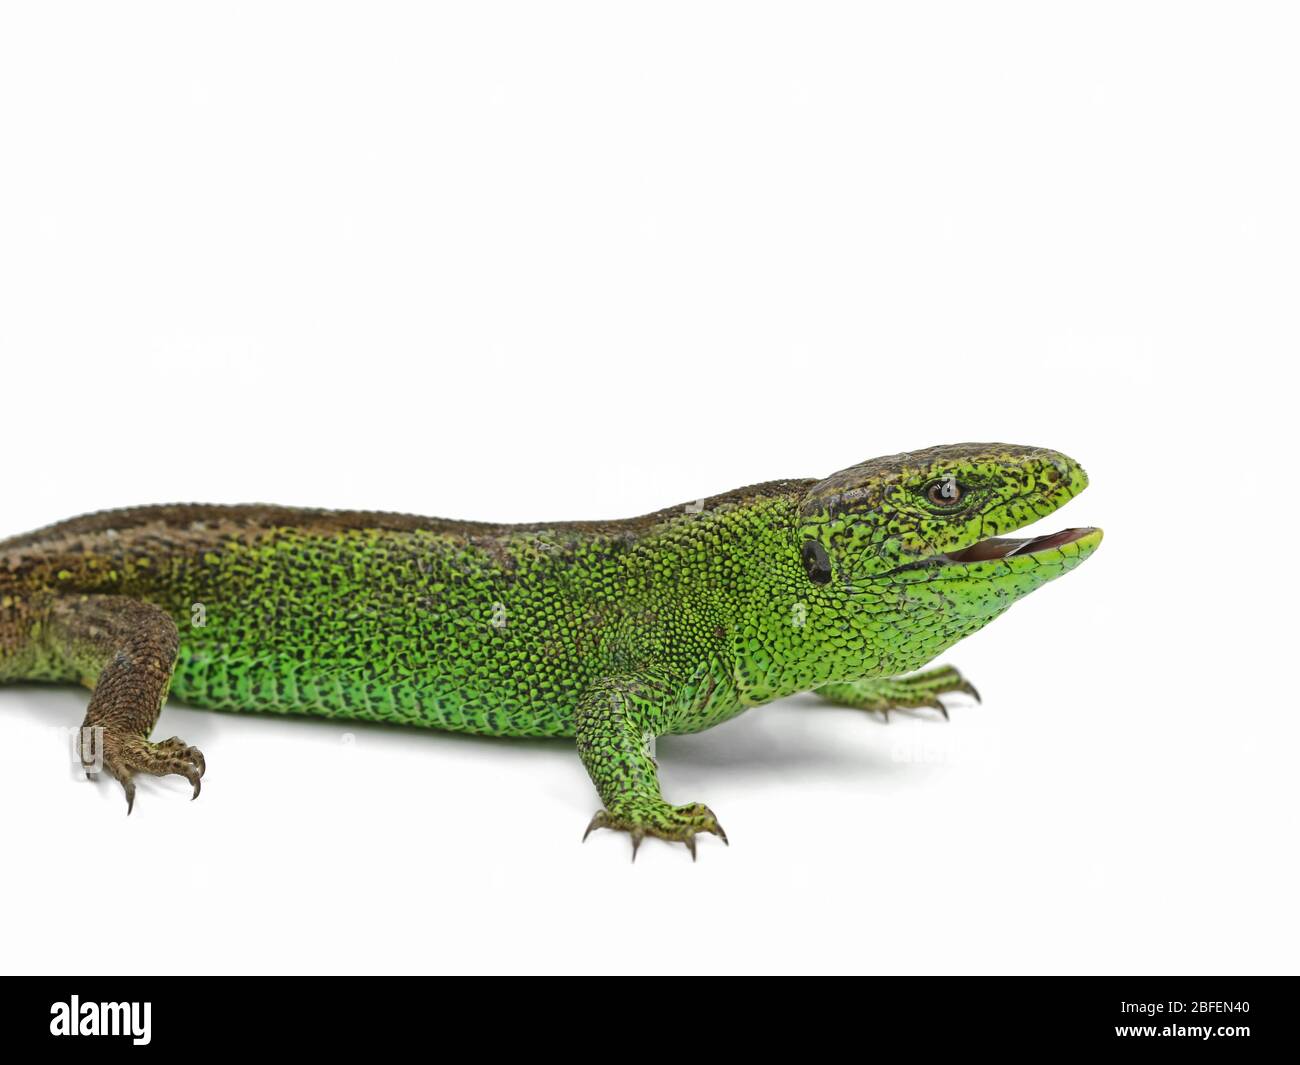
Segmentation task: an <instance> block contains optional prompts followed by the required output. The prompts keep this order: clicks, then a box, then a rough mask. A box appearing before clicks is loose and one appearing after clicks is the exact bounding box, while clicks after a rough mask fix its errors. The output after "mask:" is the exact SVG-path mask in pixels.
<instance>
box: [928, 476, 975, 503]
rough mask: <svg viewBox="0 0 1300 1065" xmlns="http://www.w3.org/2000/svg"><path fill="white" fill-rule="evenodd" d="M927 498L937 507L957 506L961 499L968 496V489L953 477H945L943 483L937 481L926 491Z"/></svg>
mask: <svg viewBox="0 0 1300 1065" xmlns="http://www.w3.org/2000/svg"><path fill="white" fill-rule="evenodd" d="M925 494H926V497H927V498H928V499H929V500H930V502H931V503H933V504H934V505H935V506H936V507H952V506H956V505H957V503H958V501H960V499H961V497H962V496H964V495H965V494H966V489H965V488H963V487H962V486H961V485H960V484H958V483H957V481H956V479H955V478H953V477H945V478H944V479H943V480H942V481H935V482H934V484H932V485H930V487H929V488H927V489H926V490H925Z"/></svg>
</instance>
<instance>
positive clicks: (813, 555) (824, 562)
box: [803, 540, 831, 584]
mask: <svg viewBox="0 0 1300 1065" xmlns="http://www.w3.org/2000/svg"><path fill="white" fill-rule="evenodd" d="M803 568H804V570H805V572H806V573H807V574H808V579H809V580H810V581H812V582H813V584H828V583H830V579H831V560H830V556H829V555H827V554H826V548H824V547H822V545H821V544H819V543H818V542H817V541H816V540H809V541H807V543H805V544H804V545H803Z"/></svg>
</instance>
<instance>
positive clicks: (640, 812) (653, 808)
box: [582, 799, 731, 862]
mask: <svg viewBox="0 0 1300 1065" xmlns="http://www.w3.org/2000/svg"><path fill="white" fill-rule="evenodd" d="M597 828H612V829H615V830H616V831H621V832H626V833H627V834H628V835H630V836H631V837H632V861H634V862H635V861H636V856H637V852H638V851H639V850H640V849H641V844H642V842H643V841H644V840H645V838H646V837H647V836H655V837H657V838H659V839H665V840H669V841H670V842H673V843H682V844H685V846H686V849H687V850H688V851H690V852H691V860H692V861H695V860H697V859H698V857H699V854H698V849H697V844H696V836H698V835H699V834H700V833H701V832H708V833H711V834H712V835H715V836H717V837H718V838H719V839H720V840H722V842H723V843H725V844H726V845H727V846H731V842H730V840H728V839H727V834H726V832H724V831H723V830H722V826H721V825H720V824H718V819H717V818H716V817H715V816H714V814H713V811H712V810H710V809H709V808H708V807H707V806H705V805H704V804H703V803H698V802H697V803H687V804H686V805H684V806H669V805H668V804H667V803H666V802H664V801H663V800H662V799H658V800H656V801H655V802H653V803H651V804H649V805H648V806H647V807H646V808H644V809H641V808H636V807H631V808H629V809H628V810H627V811H624V812H619V813H611V812H610V811H609V810H597V811H596V813H595V815H594V816H593V817H592V819H591V822H590V823H589V824H588V825H587V831H586V832H584V833H583V834H582V838H583V840H586V838H587V837H588V836H590V835H591V833H592V832H593V831H594V830H595V829H597Z"/></svg>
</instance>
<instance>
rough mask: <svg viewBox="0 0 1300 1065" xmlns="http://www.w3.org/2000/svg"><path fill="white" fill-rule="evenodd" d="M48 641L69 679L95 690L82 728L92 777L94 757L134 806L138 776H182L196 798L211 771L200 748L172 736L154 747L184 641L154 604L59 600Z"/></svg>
mask: <svg viewBox="0 0 1300 1065" xmlns="http://www.w3.org/2000/svg"><path fill="white" fill-rule="evenodd" d="M47 639H48V640H49V641H50V644H51V648H50V649H51V651H52V652H53V653H54V654H55V655H56V656H57V657H58V658H60V659H61V660H62V661H63V662H64V664H65V666H66V667H67V668H68V670H69V671H71V672H74V673H75V674H76V675H77V676H79V677H81V678H82V680H83V683H86V684H88V685H89V686H90V687H91V688H92V695H91V698H90V706H89V707H88V708H87V710H86V718H85V721H84V722H83V723H82V726H81V728H82V743H81V752H82V764H83V765H84V766H85V767H86V771H87V775H88V776H92V777H93V775H94V774H93V773H92V772H91V769H92V767H93V762H92V761H91V757H92V755H91V752H92V751H94V752H95V754H96V756H97V757H98V758H100V759H102V764H103V768H104V770H105V771H107V772H108V774H109V775H110V776H112V777H113V778H114V779H115V780H116V781H117V782H118V783H119V784H121V785H122V790H123V791H124V792H125V793H126V810H127V813H130V812H131V810H132V809H133V808H134V806H135V776H136V774H138V773H146V774H149V775H151V776H168V775H170V774H176V775H178V776H182V777H184V778H185V779H186V780H188V781H189V782H190V784H191V785H192V787H193V789H194V794H193V797H194V798H198V795H199V785H200V781H201V780H202V778H203V773H204V770H205V768H206V766H205V763H204V760H203V755H202V753H200V752H199V750H198V748H196V747H191V746H189V745H188V744H186V743H185V742H184V741H182V740H180V739H178V738H177V737H175V736H173V737H172V738H171V739H168V740H163V741H162V742H161V743H153V742H150V740H149V734H150V733H151V732H152V731H153V727H154V725H155V724H156V723H157V721H158V715H159V713H160V712H161V711H162V705H163V702H164V701H165V700H166V698H167V691H168V688H170V686H171V678H172V670H173V668H174V667H175V664H176V653H177V649H178V646H179V637H178V634H177V631H176V623H175V622H174V621H173V620H172V619H171V617H170V616H169V615H168V614H167V612H166V611H165V610H163V609H162V608H161V607H158V606H155V605H154V604H152V603H145V602H141V601H140V600H136V599H129V598H126V597H122V596H112V595H88V596H79V597H76V598H73V597H68V598H59V599H56V600H55V602H54V604H53V605H52V607H51V610H50V625H49V632H48V636H47Z"/></svg>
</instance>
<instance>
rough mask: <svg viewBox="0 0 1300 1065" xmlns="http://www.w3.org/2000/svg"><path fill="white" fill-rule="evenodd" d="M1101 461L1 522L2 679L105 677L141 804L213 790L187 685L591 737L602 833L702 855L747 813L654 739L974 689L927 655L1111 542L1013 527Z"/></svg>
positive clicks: (115, 749)
mask: <svg viewBox="0 0 1300 1065" xmlns="http://www.w3.org/2000/svg"><path fill="white" fill-rule="evenodd" d="M1086 485H1087V477H1086V475H1085V474H1084V472H1083V469H1082V468H1081V467H1080V466H1079V465H1078V463H1076V462H1074V461H1073V460H1072V459H1069V458H1067V457H1066V456H1064V455H1061V454H1059V453H1057V452H1054V451H1048V450H1044V449H1040V448H1031V447H1017V446H1012V445H1007V444H957V445H953V446H949V447H935V448H930V449H929V450H925V451H916V452H911V453H908V454H900V455H891V456H888V457H885V458H877V459H872V460H870V461H868V462H864V463H861V464H859V465H857V466H852V467H850V468H848V469H846V470H842V471H840V472H839V473H836V474H833V475H832V476H830V477H828V478H826V479H824V480H815V479H810V480H792V481H773V482H770V483H767V484H761V485H757V486H754V487H751V488H742V489H739V490H737V491H734V492H729V493H727V494H725V495H720V496H714V497H713V498H710V499H703V500H698V501H697V502H695V503H692V504H686V505H685V506H679V507H674V508H671V509H668V510H662V511H659V512H657V513H654V514H650V515H647V516H645V517H642V518H635V519H631V520H626V521H610V522H596V521H590V522H555V523H545V524H537V525H490V524H484V523H476V522H455V521H445V520H441V519H436V518H418V517H410V516H404V515H396V514H382V513H365V512H359V511H327V510H300V509H288V508H281V507H273V506H262V505H257V506H200V505H192V504H187V505H172V506H156V507H139V508H134V509H126V510H116V511H107V512H103V513H99V514H92V515H89V516H87V517H81V518H74V519H72V520H70V521H65V522H62V523H60V524H56V525H51V526H49V527H47V528H44V529H41V530H38V531H37V532H33V533H29V534H27V535H24V536H17V537H13V538H11V539H8V540H4V541H0V681H10V680H38V681H53V682H80V683H82V684H84V685H86V686H87V687H89V688H91V689H92V693H93V694H92V695H91V699H90V706H89V709H88V710H87V713H86V718H85V722H84V724H83V726H82V736H83V738H84V739H85V746H84V747H83V757H84V758H85V759H87V764H88V766H91V767H93V768H98V767H99V766H100V765H102V768H103V769H105V770H107V771H108V773H109V774H110V775H112V776H113V777H114V778H116V779H117V780H118V781H119V782H120V783H121V785H122V787H123V788H124V789H125V791H126V798H127V809H128V812H129V811H130V809H131V806H132V804H133V802H134V794H135V787H134V784H133V777H134V776H135V774H138V773H146V774H154V775H159V776H161V775H166V774H169V773H175V774H179V775H181V776H184V777H185V778H187V779H188V780H189V781H190V783H191V784H192V785H193V789H194V795H195V796H196V797H197V795H198V793H199V784H200V778H201V777H202V776H203V772H204V760H203V756H202V754H200V752H199V751H198V750H197V749H196V748H194V747H191V746H189V745H187V744H185V743H184V742H183V741H181V740H179V739H177V738H174V737H173V738H172V739H168V740H164V741H162V742H153V741H151V739H150V734H151V732H152V730H153V727H154V724H155V723H156V722H157V720H158V715H159V712H160V710H161V708H162V704H163V702H164V700H165V699H166V697H167V694H168V691H169V689H170V691H172V692H174V693H175V694H176V695H177V696H178V697H179V698H181V699H183V700H185V701H186V702H189V703H192V704H194V705H197V706H203V707H211V708H213V709H220V710H262V711H272V712H279V713H304V714H320V715H325V716H328V717H337V718H357V719H365V720H370V721H386V722H392V723H398V724H408V725H421V726H426V727H430V728H439V729H452V730H461V731H466V732H476V733H482V734H487V735H494V736H564V737H570V738H572V739H573V740H574V741H575V743H576V746H577V750H578V754H579V756H580V757H581V759H582V762H583V764H584V765H585V766H586V768H587V771H588V772H589V773H590V775H591V779H592V780H593V782H594V783H595V785H596V789H597V791H598V792H599V794H600V798H601V800H602V802H603V804H604V807H603V809H601V810H600V811H598V812H597V814H596V816H595V817H594V818H593V820H592V822H591V824H590V826H589V827H588V829H587V831H588V832H590V831H591V829H592V828H596V827H604V828H612V829H620V830H623V831H626V832H628V833H630V835H631V838H632V842H633V855H634V856H635V853H636V847H637V846H638V845H639V843H640V841H641V840H642V838H643V837H645V836H647V835H650V836H658V837H660V838H663V839H668V840H676V841H680V842H682V843H685V844H686V845H687V847H689V848H690V850H691V853H692V855H694V853H695V837H696V834H697V833H699V832H710V833H714V834H716V835H718V836H719V837H721V838H722V839H724V840H725V839H726V836H725V835H724V833H723V831H722V828H721V827H720V826H719V824H718V821H717V819H716V818H715V817H714V815H713V813H712V812H711V811H710V810H709V809H708V807H706V806H704V805H702V804H699V803H688V804H685V805H678V806H674V805H670V804H669V803H668V802H667V801H666V800H664V799H663V798H662V797H661V795H660V790H659V782H658V779H657V776H656V764H655V761H654V757H653V754H652V745H653V740H654V737H656V736H660V735H665V734H669V733H671V734H678V733H689V732H698V731H700V730H702V729H706V728H709V727H710V726H712V725H716V724H717V723H718V722H720V721H725V720H726V719H728V718H730V717H733V716H735V715H736V714H738V713H740V712H741V711H743V710H745V709H747V708H749V707H751V706H756V705H758V704H760V703H766V702H770V701H771V700H773V699H777V698H780V697H782V696H785V695H790V694H792V693H794V692H800V691H815V692H817V693H819V694H821V695H823V696H825V697H827V698H829V699H831V700H833V701H834V702H836V703H842V704H845V705H847V706H850V707H858V708H862V709H868V710H876V711H886V712H887V711H888V710H889V709H891V708H894V707H918V706H928V707H935V708H937V709H941V710H942V708H943V707H942V703H941V702H940V701H939V698H938V697H939V696H940V695H942V694H944V693H947V692H953V691H964V692H968V693H970V694H972V695H973V694H974V689H973V688H971V687H970V685H969V684H968V683H967V682H966V681H965V680H963V679H962V677H961V675H960V674H959V673H957V671H956V670H954V669H951V668H943V669H938V670H933V671H930V672H928V673H921V674H919V675H915V676H902V675H903V674H907V673H910V672H911V671H913V670H916V669H919V668H920V667H921V666H923V665H925V664H926V663H927V662H929V661H930V660H931V659H933V658H934V657H935V656H936V655H938V654H939V653H940V652H942V651H943V650H944V649H946V648H947V647H949V646H951V645H952V644H953V643H955V642H956V641H957V640H959V639H961V638H962V637H963V636H966V635H969V634H970V633H972V632H974V631H975V630H977V629H979V628H980V627H981V626H983V625H985V624H987V623H988V622H989V621H990V620H992V619H993V618H995V617H997V616H998V615H999V614H1000V613H1002V611H1004V610H1006V609H1007V607H1009V606H1010V605H1011V604H1012V603H1013V602H1015V601H1016V600H1017V599H1019V598H1021V597H1022V596H1024V595H1027V594H1028V593H1029V592H1031V591H1033V590H1034V589H1035V588H1037V587H1039V586H1040V585H1042V584H1044V583H1046V582H1047V581H1049V580H1051V579H1052V578H1054V577H1058V576H1060V575H1061V574H1063V573H1065V572H1067V571H1068V570H1070V569H1072V568H1074V567H1075V566H1076V565H1078V564H1079V563H1080V562H1082V561H1083V560H1084V559H1085V558H1087V557H1088V556H1089V555H1090V554H1091V553H1092V552H1093V550H1094V549H1095V548H1096V547H1097V545H1098V544H1099V543H1100V542H1101V530H1099V529H1092V528H1086V529H1067V530H1065V531H1063V532H1060V533H1056V534H1054V535H1051V536H1045V537H1036V538H1033V539H1028V540H1016V539H1003V538H999V534H1001V533H1005V532H1008V531H1011V530H1015V529H1018V528H1020V527H1022V526H1024V525H1026V524H1028V523H1030V522H1032V521H1034V520H1035V519H1037V518H1040V517H1042V516H1044V515H1046V514H1049V513H1051V512H1052V511H1054V510H1056V509H1057V508H1058V507H1060V506H1061V505H1062V504H1063V503H1065V502H1066V501H1067V500H1069V499H1070V498H1072V497H1073V496H1074V495H1076V494H1077V493H1079V492H1080V491H1082V489H1083V488H1084V487H1085V486H1086ZM945 713H946V712H945ZM92 749H93V750H94V755H93V758H92V754H91V752H92ZM584 838H585V837H584Z"/></svg>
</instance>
